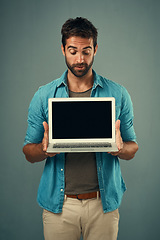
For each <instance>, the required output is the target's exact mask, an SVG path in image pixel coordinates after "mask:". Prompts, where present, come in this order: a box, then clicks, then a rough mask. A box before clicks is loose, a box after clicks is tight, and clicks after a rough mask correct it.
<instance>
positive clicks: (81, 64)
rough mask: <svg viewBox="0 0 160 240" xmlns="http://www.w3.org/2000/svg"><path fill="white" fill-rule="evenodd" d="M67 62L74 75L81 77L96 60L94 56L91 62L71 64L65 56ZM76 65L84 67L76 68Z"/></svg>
mask: <svg viewBox="0 0 160 240" xmlns="http://www.w3.org/2000/svg"><path fill="white" fill-rule="evenodd" d="M65 62H66V65H67V67H68V69H69V70H70V71H71V72H72V73H73V74H74V76H76V77H79V78H81V77H83V76H85V75H86V74H87V73H88V71H89V69H90V68H91V67H92V65H93V62H94V56H93V58H92V61H91V62H90V64H87V63H77V64H72V65H70V64H69V62H68V61H67V58H66V56H65ZM76 67H79V68H82V67H83V68H82V69H78V70H76Z"/></svg>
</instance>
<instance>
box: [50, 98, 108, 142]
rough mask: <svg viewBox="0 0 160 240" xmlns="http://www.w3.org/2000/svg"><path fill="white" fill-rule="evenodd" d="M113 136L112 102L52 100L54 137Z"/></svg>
mask: <svg viewBox="0 0 160 240" xmlns="http://www.w3.org/2000/svg"><path fill="white" fill-rule="evenodd" d="M86 138H93V139H94V138H112V102H111V101H78V102H74V101H71V102H67V101H66V102H63V101H62V102H52V139H86Z"/></svg>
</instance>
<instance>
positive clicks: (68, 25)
mask: <svg viewBox="0 0 160 240" xmlns="http://www.w3.org/2000/svg"><path fill="white" fill-rule="evenodd" d="M61 34H62V44H63V47H64V49H65V45H66V39H68V38H70V37H73V36H77V37H82V38H88V39H89V38H93V46H94V48H95V47H96V45H97V36H98V32H97V29H96V28H95V27H94V26H93V24H92V23H91V22H90V21H89V20H88V19H86V18H82V17H77V18H75V19H73V18H69V19H68V20H67V21H66V22H65V23H64V24H63V26H62V29H61Z"/></svg>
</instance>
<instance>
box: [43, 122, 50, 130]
mask: <svg viewBox="0 0 160 240" xmlns="http://www.w3.org/2000/svg"><path fill="white" fill-rule="evenodd" d="M43 127H44V131H45V132H48V130H49V127H48V124H47V122H43Z"/></svg>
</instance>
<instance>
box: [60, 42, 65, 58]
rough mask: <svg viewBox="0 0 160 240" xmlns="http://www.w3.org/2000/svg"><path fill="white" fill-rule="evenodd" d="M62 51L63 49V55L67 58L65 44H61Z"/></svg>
mask: <svg viewBox="0 0 160 240" xmlns="http://www.w3.org/2000/svg"><path fill="white" fill-rule="evenodd" d="M61 49H62V53H63V55H64V56H65V49H64V47H63V44H61Z"/></svg>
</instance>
